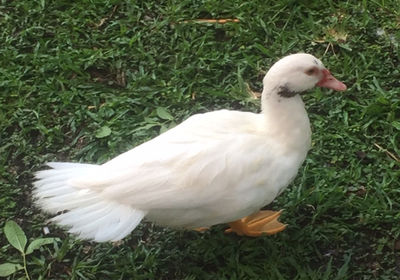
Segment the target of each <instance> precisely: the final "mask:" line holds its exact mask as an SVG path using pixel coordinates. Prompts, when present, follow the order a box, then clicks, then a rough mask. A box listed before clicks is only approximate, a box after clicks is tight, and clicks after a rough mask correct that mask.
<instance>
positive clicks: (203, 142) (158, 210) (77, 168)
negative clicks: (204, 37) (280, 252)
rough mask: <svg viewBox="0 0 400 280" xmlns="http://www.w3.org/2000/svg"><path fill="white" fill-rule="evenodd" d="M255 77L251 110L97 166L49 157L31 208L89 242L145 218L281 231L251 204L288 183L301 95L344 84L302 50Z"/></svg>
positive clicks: (307, 132) (209, 119)
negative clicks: (257, 105)
mask: <svg viewBox="0 0 400 280" xmlns="http://www.w3.org/2000/svg"><path fill="white" fill-rule="evenodd" d="M263 82H264V89H263V93H262V112H261V113H259V114H255V113H249V112H239V111H228V110H220V111H214V112H209V113H205V114H197V115H194V116H192V117H190V118H188V119H187V120H186V121H184V122H183V123H182V124H180V125H178V126H176V127H175V128H173V129H171V130H169V131H167V132H165V133H163V134H161V135H160V136H158V137H156V138H154V139H152V140H150V141H148V142H146V143H144V144H142V145H139V146H137V147H135V148H133V149H132V150H130V151H128V152H125V153H123V154H121V155H119V156H117V157H116V158H114V159H112V160H110V161H108V162H106V163H104V164H102V165H92V164H80V163H49V164H48V165H49V166H50V167H51V168H52V169H49V170H44V171H39V172H37V173H36V178H37V179H38V180H37V181H36V182H35V183H34V186H35V190H34V196H35V197H36V199H37V203H38V205H39V206H40V207H42V208H43V209H44V210H46V211H48V212H50V213H53V214H57V215H56V216H55V217H54V218H53V221H55V222H56V223H58V224H60V225H64V226H67V227H69V232H71V233H74V234H77V235H78V236H79V237H80V238H84V239H93V240H95V241H98V242H104V241H116V240H120V239H122V238H124V237H125V236H126V235H128V234H129V233H130V232H131V231H132V230H133V229H135V227H136V226H137V225H138V224H139V222H140V221H141V220H142V219H143V218H144V217H146V219H148V220H150V221H153V222H155V223H157V224H160V225H165V226H170V227H180V228H188V229H195V228H200V227H209V226H211V225H214V224H219V223H230V226H231V228H230V229H229V230H228V231H233V232H236V233H237V234H239V235H248V236H259V235H263V234H274V233H276V232H279V231H281V230H283V229H284V228H285V225H283V224H281V223H280V222H278V221H277V218H278V216H279V214H280V212H273V211H260V212H258V211H259V209H260V208H262V207H263V206H265V205H267V204H269V203H271V202H272V201H273V200H274V199H275V198H276V197H277V196H278V195H279V194H280V193H281V192H282V191H283V190H284V189H285V188H286V187H287V185H288V184H289V183H290V182H291V181H292V180H293V178H294V177H295V176H296V173H297V171H298V169H299V167H300V165H301V164H302V162H303V161H304V159H305V157H306V154H307V151H308V149H309V147H310V139H311V129H310V124H309V119H308V116H307V113H306V110H305V108H304V103H303V101H302V99H301V96H300V93H302V92H304V91H306V90H309V89H311V88H313V87H314V86H316V85H317V86H320V87H327V88H330V89H334V90H339V91H343V90H346V86H345V85H344V84H343V83H342V82H340V81H338V80H337V79H335V78H334V77H333V76H332V75H331V74H330V73H329V71H328V70H327V69H325V67H324V66H323V64H322V63H321V61H320V60H318V59H317V58H315V57H314V56H312V55H309V54H302V53H300V54H294V55H289V56H286V57H284V58H282V59H281V60H279V61H278V62H276V63H275V64H274V65H273V66H272V68H271V69H270V70H269V71H268V73H267V75H266V76H265V78H264V81H263ZM60 211H62V212H60ZM254 213H256V214H254ZM248 215H250V216H248ZM246 216H248V217H246ZM243 217H246V218H243Z"/></svg>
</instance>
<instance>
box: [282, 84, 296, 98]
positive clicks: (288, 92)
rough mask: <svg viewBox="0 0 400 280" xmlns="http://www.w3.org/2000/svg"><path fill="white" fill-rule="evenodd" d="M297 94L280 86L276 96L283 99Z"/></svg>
mask: <svg viewBox="0 0 400 280" xmlns="http://www.w3.org/2000/svg"><path fill="white" fill-rule="evenodd" d="M298 93H299V92H297V91H291V90H290V89H289V88H288V87H287V86H280V87H279V88H278V94H279V95H280V96H282V97H285V98H289V97H293V96H295V95H296V94H298Z"/></svg>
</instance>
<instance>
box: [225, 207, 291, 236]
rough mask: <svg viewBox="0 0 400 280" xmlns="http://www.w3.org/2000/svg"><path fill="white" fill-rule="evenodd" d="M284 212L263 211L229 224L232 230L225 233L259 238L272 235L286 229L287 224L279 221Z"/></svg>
mask: <svg viewBox="0 0 400 280" xmlns="http://www.w3.org/2000/svg"><path fill="white" fill-rule="evenodd" d="M281 213H282V211H278V212H277V211H271V210H261V211H259V212H257V213H255V214H252V215H250V216H247V217H245V218H242V219H240V220H237V221H235V222H231V223H229V225H230V228H229V229H227V230H226V231H225V232H226V233H230V232H235V233H236V234H237V235H241V236H242V235H245V236H251V237H257V236H262V235H272V234H276V233H278V232H281V231H282V230H284V229H285V228H286V225H285V224H282V223H281V222H279V221H278V218H279V216H280V215H281Z"/></svg>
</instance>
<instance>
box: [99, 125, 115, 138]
mask: <svg viewBox="0 0 400 280" xmlns="http://www.w3.org/2000/svg"><path fill="white" fill-rule="evenodd" d="M110 134H111V128H109V127H108V126H102V127H100V128H99V129H98V130H97V132H96V137H97V138H104V137H107V136H109V135H110Z"/></svg>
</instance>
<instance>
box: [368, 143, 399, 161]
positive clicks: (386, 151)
mask: <svg viewBox="0 0 400 280" xmlns="http://www.w3.org/2000/svg"><path fill="white" fill-rule="evenodd" d="M374 146H375V147H377V148H378V149H379V150H380V151H384V152H385V153H386V154H387V155H388V156H389V157H391V158H392V159H394V160H395V161H397V162H400V159H399V158H398V157H396V156H395V155H394V154H393V153H391V152H389V151H388V150H386V149H385V148H383V147H382V146H380V145H379V144H377V143H374Z"/></svg>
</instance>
